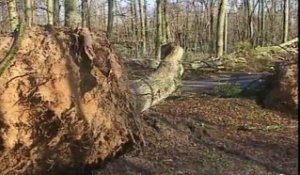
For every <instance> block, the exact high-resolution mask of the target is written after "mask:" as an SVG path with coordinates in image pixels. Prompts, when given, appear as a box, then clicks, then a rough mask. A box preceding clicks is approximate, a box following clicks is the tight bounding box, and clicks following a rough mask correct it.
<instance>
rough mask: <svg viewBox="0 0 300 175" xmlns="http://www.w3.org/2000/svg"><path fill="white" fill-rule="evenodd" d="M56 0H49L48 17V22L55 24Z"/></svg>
mask: <svg viewBox="0 0 300 175" xmlns="http://www.w3.org/2000/svg"><path fill="white" fill-rule="evenodd" d="M53 12H54V1H53V0H47V18H48V24H49V25H53V24H54V16H53Z"/></svg>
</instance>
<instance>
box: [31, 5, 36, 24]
mask: <svg viewBox="0 0 300 175" xmlns="http://www.w3.org/2000/svg"><path fill="white" fill-rule="evenodd" d="M31 9H32V11H31V20H32V24H36V16H35V13H36V1H35V0H31Z"/></svg>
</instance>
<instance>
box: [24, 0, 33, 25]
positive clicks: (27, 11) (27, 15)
mask: <svg viewBox="0 0 300 175" xmlns="http://www.w3.org/2000/svg"><path fill="white" fill-rule="evenodd" d="M31 13H32V8H31V0H25V19H26V24H27V26H28V27H31V25H32V14H31Z"/></svg>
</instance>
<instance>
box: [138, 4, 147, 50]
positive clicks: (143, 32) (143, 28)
mask: <svg viewBox="0 0 300 175" xmlns="http://www.w3.org/2000/svg"><path fill="white" fill-rule="evenodd" d="M144 1H145V0H139V12H140V23H141V37H142V54H145V53H146V51H147V49H146V45H147V44H146V41H147V40H146V24H145V23H146V19H145V17H146V16H145V14H144V13H145V12H144V9H145V7H144V6H145V2H144Z"/></svg>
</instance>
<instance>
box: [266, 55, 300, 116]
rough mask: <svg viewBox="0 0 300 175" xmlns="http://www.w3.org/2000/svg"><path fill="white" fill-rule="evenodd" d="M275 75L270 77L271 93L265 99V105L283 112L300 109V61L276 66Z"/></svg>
mask: <svg viewBox="0 0 300 175" xmlns="http://www.w3.org/2000/svg"><path fill="white" fill-rule="evenodd" d="M275 71H276V73H275V75H274V76H272V77H270V79H269V80H268V81H269V82H270V85H269V86H270V87H269V88H270V89H271V90H270V91H269V93H268V94H267V95H266V98H265V99H264V105H265V106H266V107H269V108H274V109H278V110H282V111H292V112H295V111H297V108H298V59H297V55H295V56H293V57H292V58H291V59H288V60H285V61H282V62H279V63H278V64H277V65H276V66H275Z"/></svg>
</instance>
